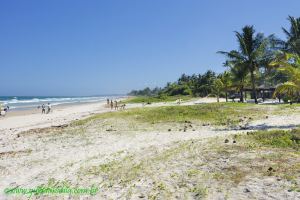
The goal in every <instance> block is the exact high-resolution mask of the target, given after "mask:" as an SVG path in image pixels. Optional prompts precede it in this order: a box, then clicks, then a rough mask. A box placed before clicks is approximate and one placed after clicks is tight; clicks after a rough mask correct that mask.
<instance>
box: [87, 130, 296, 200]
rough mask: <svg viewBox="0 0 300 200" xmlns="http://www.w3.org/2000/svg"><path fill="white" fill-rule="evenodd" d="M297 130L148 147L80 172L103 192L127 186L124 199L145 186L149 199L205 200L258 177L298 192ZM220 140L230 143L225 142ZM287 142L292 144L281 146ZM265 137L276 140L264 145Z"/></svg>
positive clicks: (194, 140) (254, 133)
mask: <svg viewBox="0 0 300 200" xmlns="http://www.w3.org/2000/svg"><path fill="white" fill-rule="evenodd" d="M299 132H300V129H297V130H290V131H281V132H280V131H257V132H253V133H251V134H239V135H231V136H227V137H223V136H222V137H214V138H211V139H207V141H205V142H203V140H197V139H193V140H188V141H182V142H176V143H174V144H172V145H171V146H169V147H168V148H165V149H163V150H162V149H160V150H159V149H152V148H150V149H149V150H147V149H146V150H145V151H146V152H145V153H143V152H142V153H139V154H129V155H128V156H126V157H124V158H123V159H120V160H117V161H116V160H113V161H110V162H108V163H104V164H101V165H98V166H97V165H95V166H92V167H89V168H85V169H83V171H82V172H84V173H83V174H82V175H84V176H85V175H93V176H97V177H105V179H104V180H105V181H103V182H102V187H103V189H104V190H106V189H109V188H114V187H115V188H118V187H122V188H130V189H128V193H127V195H129V197H130V196H131V194H132V193H136V192H137V191H135V189H134V188H135V186H136V185H140V184H143V183H145V182H146V186H147V188H148V189H147V192H145V193H144V194H145V196H147V197H148V198H149V199H151V198H154V199H156V198H173V197H174V196H176V195H180V193H181V194H182V193H184V194H185V195H187V197H194V198H195V197H199V198H205V197H207V196H209V194H213V193H216V192H220V191H222V192H223V193H227V192H229V191H230V190H231V188H235V187H238V185H239V184H240V183H242V182H245V181H247V180H249V178H251V177H257V176H259V177H260V178H261V179H264V178H274V180H276V179H283V180H287V181H289V183H290V184H289V185H288V186H287V187H288V188H287V189H289V190H291V191H293V190H294V191H300V188H299V186H298V185H297V182H296V181H295V180H297V178H298V177H297V176H298V175H297V171H299V170H300V165H299V163H298V161H299V151H298V150H297V148H298V147H299V143H298V142H295V139H293V137H295V135H296V136H298V134H299ZM225 138H228V139H229V141H230V142H229V143H224V139H225ZM286 138H289V140H291V142H286V140H287V139H286ZM268 139H270V141H276V142H275V143H274V142H270V143H269V142H266V140H268ZM232 141H236V142H235V143H233V142H232ZM280 141H281V142H280ZM253 142H255V143H256V145H255V146H253V145H252V144H253ZM282 142H283V143H282ZM145 177H147V178H145ZM211 184H212V185H214V187H211ZM170 191H173V192H170ZM229 193H230V192H229Z"/></svg>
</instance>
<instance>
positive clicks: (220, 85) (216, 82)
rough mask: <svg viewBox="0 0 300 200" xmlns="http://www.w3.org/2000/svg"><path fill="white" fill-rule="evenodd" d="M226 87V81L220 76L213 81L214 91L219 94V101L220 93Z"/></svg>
mask: <svg viewBox="0 0 300 200" xmlns="http://www.w3.org/2000/svg"><path fill="white" fill-rule="evenodd" d="M223 88H224V83H223V82H222V80H221V79H220V78H216V79H215V80H214V83H213V91H214V92H215V94H216V95H217V102H218V103H219V101H220V100H219V98H220V93H221V91H222V89H223Z"/></svg>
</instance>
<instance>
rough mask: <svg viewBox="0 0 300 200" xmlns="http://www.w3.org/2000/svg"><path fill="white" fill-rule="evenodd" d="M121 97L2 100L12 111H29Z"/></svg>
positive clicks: (19, 98) (16, 98)
mask: <svg viewBox="0 0 300 200" xmlns="http://www.w3.org/2000/svg"><path fill="white" fill-rule="evenodd" d="M119 97H120V96H93V97H32V98H28V97H10V98H9V97H7V98H4V97H3V98H2V99H3V100H2V101H1V100H0V101H1V103H2V104H4V105H8V106H10V108H11V109H27V108H34V107H37V106H40V105H42V104H46V103H51V104H52V105H61V104H70V103H88V102H101V101H105V100H106V99H107V98H110V99H111V98H113V99H115V98H119Z"/></svg>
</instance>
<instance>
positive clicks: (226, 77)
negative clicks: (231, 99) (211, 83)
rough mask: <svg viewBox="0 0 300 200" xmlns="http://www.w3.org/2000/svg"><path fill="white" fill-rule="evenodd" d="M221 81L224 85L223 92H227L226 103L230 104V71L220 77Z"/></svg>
mask: <svg viewBox="0 0 300 200" xmlns="http://www.w3.org/2000/svg"><path fill="white" fill-rule="evenodd" d="M220 79H221V81H222V83H223V90H224V92H225V98H226V102H228V90H229V88H230V87H231V84H232V82H231V74H230V72H228V71H225V72H223V74H221V75H220Z"/></svg>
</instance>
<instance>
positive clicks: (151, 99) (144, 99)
mask: <svg viewBox="0 0 300 200" xmlns="http://www.w3.org/2000/svg"><path fill="white" fill-rule="evenodd" d="M193 98H194V97H193V96H189V95H176V96H167V95H161V96H135V97H131V98H128V99H127V100H124V101H122V102H123V103H146V104H150V103H158V102H172V101H176V100H177V99H182V100H183V101H188V100H191V99H193Z"/></svg>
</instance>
